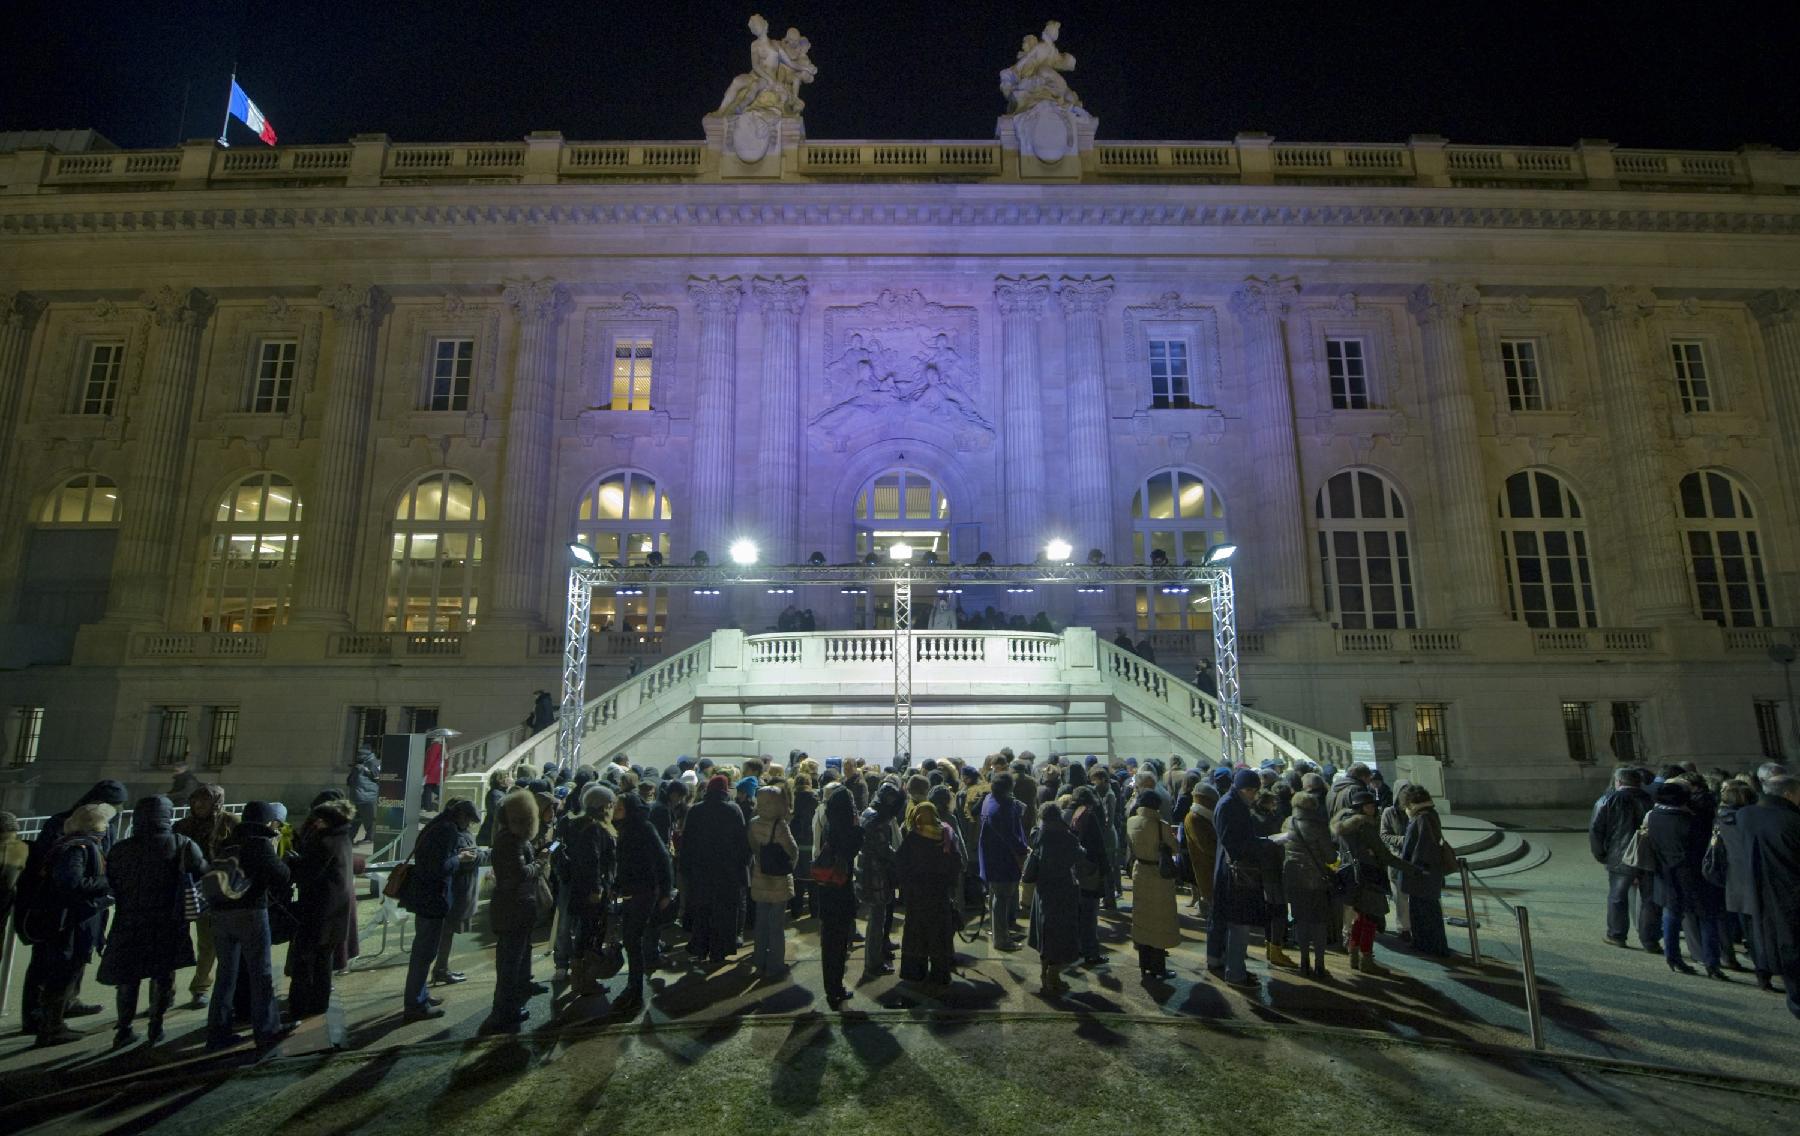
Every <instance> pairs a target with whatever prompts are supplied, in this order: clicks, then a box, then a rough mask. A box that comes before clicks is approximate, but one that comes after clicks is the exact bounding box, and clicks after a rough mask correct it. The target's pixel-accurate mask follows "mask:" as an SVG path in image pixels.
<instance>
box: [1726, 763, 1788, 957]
mask: <svg viewBox="0 0 1800 1136" xmlns="http://www.w3.org/2000/svg"><path fill="white" fill-rule="evenodd" d="M1755 804H1756V790H1755V789H1753V788H1751V786H1750V784H1749V782H1747V781H1737V780H1733V781H1727V782H1726V783H1725V786H1724V788H1723V789H1721V790H1720V793H1719V815H1718V819H1717V821H1716V822H1715V824H1714V826H1713V839H1714V840H1716V841H1718V843H1719V844H1720V845H1721V850H1722V851H1723V853H1724V856H1725V911H1726V914H1727V915H1729V916H1731V917H1733V918H1735V919H1736V920H1737V921H1738V927H1739V929H1740V930H1741V931H1742V932H1743V936H1744V945H1745V946H1746V947H1748V948H1749V950H1750V965H1751V968H1752V969H1753V970H1754V971H1755V972H1756V985H1757V988H1758V989H1761V990H1773V989H1774V988H1775V987H1774V983H1773V982H1772V981H1771V979H1772V978H1773V977H1774V971H1775V968H1774V967H1773V966H1771V965H1770V964H1769V962H1768V961H1767V960H1765V959H1764V958H1763V956H1762V953H1761V947H1760V944H1759V942H1758V935H1757V933H1756V915H1755V911H1756V887H1755V884H1756V872H1755V866H1754V865H1753V864H1752V863H1751V860H1750V839H1749V834H1748V833H1746V832H1745V830H1744V827H1743V826H1742V825H1740V824H1739V823H1738V814H1739V813H1740V812H1741V811H1742V810H1744V809H1746V808H1749V807H1751V806H1753V805H1755ZM1727 965H1729V963H1728V964H1727Z"/></svg>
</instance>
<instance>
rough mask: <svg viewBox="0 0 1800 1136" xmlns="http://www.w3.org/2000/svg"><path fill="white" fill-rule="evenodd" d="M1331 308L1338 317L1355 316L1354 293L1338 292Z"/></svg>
mask: <svg viewBox="0 0 1800 1136" xmlns="http://www.w3.org/2000/svg"><path fill="white" fill-rule="evenodd" d="M1331 306H1332V307H1333V308H1335V309H1337V314H1338V315H1340V316H1353V315H1355V314H1356V293H1355V292H1339V293H1338V297H1337V300H1336V301H1335V302H1334V303H1333V304H1332V305H1331Z"/></svg>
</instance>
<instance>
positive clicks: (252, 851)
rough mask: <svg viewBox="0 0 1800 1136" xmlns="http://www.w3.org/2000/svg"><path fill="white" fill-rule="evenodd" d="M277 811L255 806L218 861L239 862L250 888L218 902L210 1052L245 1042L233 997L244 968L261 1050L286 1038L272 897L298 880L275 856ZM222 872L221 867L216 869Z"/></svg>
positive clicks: (264, 805) (249, 807) (208, 1037)
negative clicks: (278, 1000)
mask: <svg viewBox="0 0 1800 1136" xmlns="http://www.w3.org/2000/svg"><path fill="white" fill-rule="evenodd" d="M274 825H275V810H274V808H273V807H271V806H270V805H269V803H268V802H267V801H251V802H250V803H249V804H247V805H245V806H244V817H243V820H242V821H240V822H239V824H238V826H237V830H236V831H235V832H234V833H233V834H232V835H231V837H230V838H229V840H228V842H227V843H226V844H225V845H224V846H222V847H221V848H220V849H219V853H218V856H217V858H216V859H218V860H225V859H230V860H234V861H236V864H237V871H238V874H240V875H241V876H242V878H243V881H244V883H245V884H246V885H247V886H246V887H245V888H244V890H243V892H242V893H241V894H239V895H236V896H232V897H227V898H223V899H217V900H214V901H213V903H212V906H211V910H210V911H209V912H208V915H207V917H208V918H209V919H211V920H212V928H213V949H214V950H215V951H217V952H218V957H219V988H218V990H217V992H216V994H215V996H214V997H213V999H212V1005H211V1006H210V1007H209V1008H208V1010H207V1013H206V1047H207V1048H208V1049H228V1048H231V1047H232V1046H235V1045H238V1044H239V1043H241V1042H242V1041H243V1038H242V1037H241V1036H239V1035H238V1034H237V1033H235V1032H234V1031H233V1030H232V1028H231V1027H232V1017H233V1010H232V994H233V992H234V991H235V988H236V986H237V982H238V977H239V970H238V968H239V964H240V963H242V964H243V965H244V967H245V968H246V969H247V970H248V972H249V979H250V1025H251V1029H252V1031H253V1032H254V1033H255V1035H256V1044H257V1048H258V1049H261V1050H262V1051H263V1052H265V1053H267V1052H268V1051H269V1050H271V1049H272V1048H273V1047H274V1045H275V1044H276V1043H277V1042H279V1041H280V1040H281V1039H282V1038H283V1037H284V1036H286V1035H287V1034H288V1033H291V1032H292V1029H291V1027H290V1028H289V1029H285V1030H284V1029H283V1028H282V1025H281V1015H280V1010H279V1008H278V1007H277V1006H276V1004H275V975H274V970H273V969H272V967H271V965H270V959H269V948H270V943H269V892H271V891H278V890H280V889H282V888H285V887H286V886H287V885H288V883H289V881H290V880H291V879H292V878H293V875H292V873H291V872H290V871H289V870H288V866H287V865H286V864H284V863H282V861H281V858H280V857H279V856H277V855H276V854H275V828H274ZM214 866H215V867H217V864H216V863H215V865H214Z"/></svg>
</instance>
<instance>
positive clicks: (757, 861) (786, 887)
mask: <svg viewBox="0 0 1800 1136" xmlns="http://www.w3.org/2000/svg"><path fill="white" fill-rule="evenodd" d="M745 832H746V834H747V839H748V840H749V841H750V902H752V903H786V902H787V901H788V900H790V899H792V898H794V877H793V876H792V875H786V876H765V875H763V871H762V847H763V845H765V844H767V843H769V841H771V840H773V841H774V842H775V843H777V844H779V845H781V846H782V847H783V848H785V849H787V854H788V859H789V861H790V862H794V861H795V860H796V859H797V858H798V857H799V855H800V850H799V848H798V846H796V845H795V843H794V834H793V832H792V830H790V829H789V828H788V803H787V794H786V793H783V792H782V791H781V790H780V789H778V788H776V787H775V786H773V785H764V786H763V787H762V788H760V789H758V790H757V791H756V816H755V817H754V818H753V819H752V820H751V821H750V824H749V826H748V827H747V828H746V829H745Z"/></svg>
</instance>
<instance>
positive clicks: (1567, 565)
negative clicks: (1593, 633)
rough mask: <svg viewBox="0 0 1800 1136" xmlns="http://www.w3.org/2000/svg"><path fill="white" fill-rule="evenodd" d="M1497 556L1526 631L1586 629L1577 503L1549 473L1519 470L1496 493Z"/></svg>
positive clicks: (1586, 578) (1590, 580) (1585, 569)
mask: <svg viewBox="0 0 1800 1136" xmlns="http://www.w3.org/2000/svg"><path fill="white" fill-rule="evenodd" d="M1500 555H1501V559H1502V560H1503V561H1504V562H1505V565H1506V590H1507V594H1508V595H1509V596H1510V597H1511V600H1512V616H1513V618H1514V619H1517V620H1521V621H1523V622H1524V623H1525V624H1526V625H1528V626H1531V627H1592V626H1594V625H1595V622H1596V620H1597V614H1596V611H1595V607H1594V574H1593V568H1592V567H1591V566H1590V564H1589V560H1588V534H1587V520H1586V519H1585V518H1584V517H1583V516H1582V512H1581V499H1580V498H1578V497H1576V496H1575V491H1574V490H1573V489H1570V488H1569V486H1568V484H1567V483H1566V482H1564V481H1563V480H1562V479H1561V478H1559V477H1557V476H1556V475H1555V474H1553V473H1547V472H1545V471H1544V470H1541V469H1527V470H1521V471H1520V472H1518V473H1515V474H1513V475H1512V476H1511V477H1509V478H1507V479H1506V488H1505V490H1504V492H1502V493H1501V494H1500Z"/></svg>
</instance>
